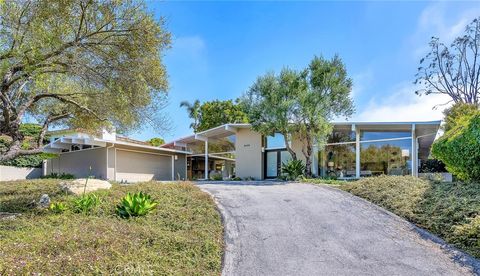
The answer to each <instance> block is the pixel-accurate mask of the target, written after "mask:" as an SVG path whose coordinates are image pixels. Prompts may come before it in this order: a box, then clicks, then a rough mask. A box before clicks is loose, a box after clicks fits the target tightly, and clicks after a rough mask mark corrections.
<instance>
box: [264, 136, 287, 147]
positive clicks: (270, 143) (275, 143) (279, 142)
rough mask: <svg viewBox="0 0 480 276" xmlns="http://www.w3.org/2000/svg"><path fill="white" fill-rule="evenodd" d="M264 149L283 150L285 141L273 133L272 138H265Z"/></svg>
mask: <svg viewBox="0 0 480 276" xmlns="http://www.w3.org/2000/svg"><path fill="white" fill-rule="evenodd" d="M266 140H267V141H266V145H265V147H266V148H267V149H280V148H285V139H284V138H283V135H282V134H280V133H275V135H273V136H267V139H266Z"/></svg>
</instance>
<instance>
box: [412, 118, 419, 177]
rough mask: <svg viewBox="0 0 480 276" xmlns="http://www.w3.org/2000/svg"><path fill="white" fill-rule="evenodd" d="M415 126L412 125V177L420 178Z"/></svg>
mask: <svg viewBox="0 0 480 276" xmlns="http://www.w3.org/2000/svg"><path fill="white" fill-rule="evenodd" d="M415 132H416V131H415V124H412V154H411V158H412V159H411V164H412V176H418V165H417V163H418V162H417V160H418V154H417V135H416V134H415Z"/></svg>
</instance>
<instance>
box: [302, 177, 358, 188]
mask: <svg viewBox="0 0 480 276" xmlns="http://www.w3.org/2000/svg"><path fill="white" fill-rule="evenodd" d="M301 181H302V182H304V183H311V184H325V185H334V186H340V185H345V184H348V183H350V182H351V181H346V180H337V179H323V178H303V179H302V180H301Z"/></svg>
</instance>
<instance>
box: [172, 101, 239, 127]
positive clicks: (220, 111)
mask: <svg viewBox="0 0 480 276" xmlns="http://www.w3.org/2000/svg"><path fill="white" fill-rule="evenodd" d="M180 107H185V108H186V109H187V112H188V116H189V117H190V118H191V119H192V120H193V122H192V123H191V124H190V127H191V128H192V129H193V131H194V132H195V133H197V132H199V131H204V130H207V129H210V128H213V127H216V126H220V125H223V124H229V123H248V118H247V115H246V114H245V112H243V110H242V107H241V106H240V104H239V102H238V100H236V101H235V102H234V101H233V100H226V101H220V100H214V101H208V102H204V103H200V101H199V100H195V101H194V102H193V103H189V102H187V101H183V102H181V103H180Z"/></svg>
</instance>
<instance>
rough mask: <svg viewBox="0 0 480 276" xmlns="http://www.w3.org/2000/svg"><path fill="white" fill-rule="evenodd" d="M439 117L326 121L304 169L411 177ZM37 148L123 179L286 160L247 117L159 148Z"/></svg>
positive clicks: (85, 140)
mask: <svg viewBox="0 0 480 276" xmlns="http://www.w3.org/2000/svg"><path fill="white" fill-rule="evenodd" d="M440 123H441V122H440V121H429V122H339V123H333V126H334V128H333V133H332V135H330V137H329V139H328V141H327V143H326V144H325V145H323V146H322V147H321V148H320V147H319V146H318V145H317V146H315V148H314V153H313V154H312V160H311V161H312V172H313V174H314V175H316V176H323V177H327V176H332V177H336V178H340V179H350V178H360V177H368V176H375V175H381V174H387V175H413V176H418V168H419V166H420V164H421V162H423V161H424V160H427V159H428V156H429V153H430V147H431V145H432V143H433V141H434V139H435V137H436V135H437V132H438V129H439V127H440ZM291 143H292V144H291V147H292V149H293V150H294V151H295V153H296V155H297V157H298V158H299V159H301V160H303V161H305V157H304V156H303V154H302V150H301V149H302V143H301V142H300V141H299V140H297V139H292V141H291ZM45 151H48V152H56V153H59V157H58V158H56V159H52V160H49V161H47V162H46V166H45V167H46V173H51V172H65V173H71V174H74V175H75V176H76V177H85V176H88V175H94V176H95V177H98V178H104V179H109V180H115V181H127V182H135V181H145V180H151V179H155V180H172V179H207V178H209V177H212V175H214V174H215V175H220V176H222V177H223V178H230V177H233V176H237V177H241V178H253V179H268V178H277V177H279V176H280V175H281V166H282V163H285V162H287V161H288V160H290V159H291V156H290V154H289V153H288V151H287V150H286V147H285V143H284V138H283V136H282V135H281V134H274V135H273V136H268V137H264V136H262V135H261V134H260V133H257V132H255V131H254V130H253V129H252V127H251V125H250V124H225V125H221V126H218V127H215V128H212V129H208V130H205V131H202V132H198V133H196V134H192V135H189V136H186V137H183V138H179V139H176V140H174V141H171V142H169V143H166V144H164V145H161V146H160V147H153V146H149V145H146V144H145V143H143V142H140V141H135V140H132V139H128V138H126V137H121V136H118V135H115V134H111V133H108V132H105V131H104V132H103V133H102V136H101V137H100V138H96V137H92V136H91V135H87V134H83V133H68V134H62V135H57V136H55V135H54V136H52V141H51V143H50V144H49V145H47V146H46V147H45ZM90 167H92V169H91V170H90Z"/></svg>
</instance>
